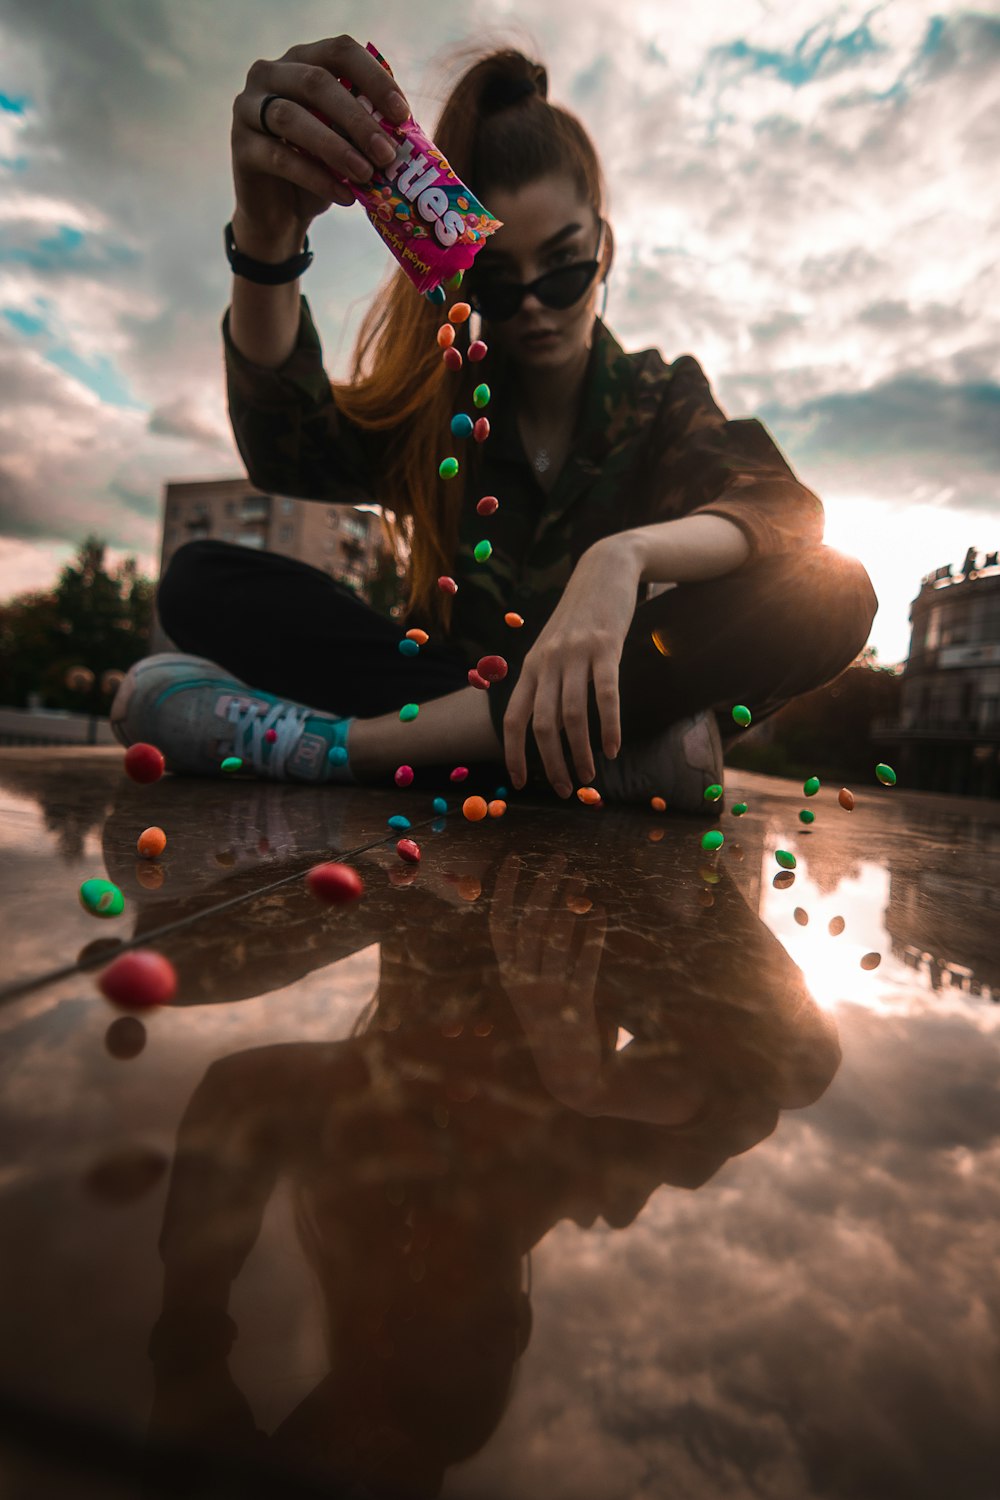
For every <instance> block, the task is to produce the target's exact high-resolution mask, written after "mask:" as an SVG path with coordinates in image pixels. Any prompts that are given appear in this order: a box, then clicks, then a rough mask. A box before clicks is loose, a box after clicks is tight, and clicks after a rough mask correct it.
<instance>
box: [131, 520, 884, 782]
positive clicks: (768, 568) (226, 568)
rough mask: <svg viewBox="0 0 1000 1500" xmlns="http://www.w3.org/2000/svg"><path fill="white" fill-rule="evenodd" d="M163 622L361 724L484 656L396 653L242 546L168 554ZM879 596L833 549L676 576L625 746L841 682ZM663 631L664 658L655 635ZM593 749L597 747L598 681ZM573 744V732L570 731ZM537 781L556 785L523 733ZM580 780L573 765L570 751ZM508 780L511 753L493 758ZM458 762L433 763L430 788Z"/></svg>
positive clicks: (639, 648)
mask: <svg viewBox="0 0 1000 1500" xmlns="http://www.w3.org/2000/svg"><path fill="white" fill-rule="evenodd" d="M157 608H158V610H159V615H160V622H161V624H162V626H163V629H164V630H165V631H166V633H167V635H168V636H169V637H170V639H171V640H172V641H173V642H174V643H175V645H176V646H177V647H178V648H179V649H180V650H181V651H189V652H191V653H192V654H193V655H196V656H204V657H207V658H208V659H209V660H211V661H214V662H217V663H218V665H219V666H220V667H223V668H225V670H226V671H228V672H232V673H233V675H234V676H235V677H238V678H239V679H240V680H241V681H243V682H245V683H247V684H248V685H249V686H251V687H256V688H262V689H263V690H264V691H265V692H268V693H273V694H275V695H276V696H278V697H282V698H289V699H292V700H294V701H295V702H297V703H304V704H307V705H308V706H309V707H311V708H317V709H321V710H323V711H325V712H327V713H333V714H338V715H342V716H348V715H352V716H356V717H358V718H362V719H369V718H375V717H376V716H378V715H379V714H384V713H391V712H393V711H398V710H399V709H400V708H401V707H402V706H403V704H404V703H424V702H427V701H428V700H429V699H431V698H440V697H442V696H444V695H445V694H446V693H452V692H455V691H456V690H457V689H458V688H465V687H468V676H467V674H468V670H469V668H470V667H471V666H474V665H475V662H473V661H469V660H467V659H466V656H465V654H464V653H463V652H462V650H461V649H460V648H459V647H458V646H456V645H455V644H454V643H453V642H449V641H447V640H444V641H440V642H439V641H435V640H433V638H432V639H431V640H430V641H429V642H428V643H427V645H426V646H424V647H422V648H421V651H420V654H419V656H417V657H405V656H401V655H400V653H399V650H398V643H399V641H400V639H401V638H402V636H403V635H404V633H405V626H404V625H402V624H400V623H398V622H394V621H392V620H389V619H387V618H386V617H385V616H383V615H380V614H377V613H376V612H375V611H374V610H373V609H371V608H370V607H369V606H368V605H367V604H365V603H364V602H363V601H362V600H360V599H359V598H358V597H357V595H356V594H354V593H353V591H352V590H351V589H349V588H348V587H347V586H346V585H345V584H341V583H338V582H336V580H334V579H332V578H331V577H330V576H329V575H328V574H326V573H323V572H321V571H320V569H319V568H314V567H311V566H310V565H309V564H308V563H303V562H298V561H297V560H296V559H294V558H291V557H285V556H283V555H282V554H280V553H277V552H258V551H254V550H252V549H251V548H249V547H242V546H239V545H238V544H236V543H234V542H222V541H215V540H203V541H195V542H187V543H185V545H184V546H182V547H179V548H178V549H177V551H176V552H175V553H174V555H173V557H172V558H171V559H170V563H169V565H168V567H167V570H166V572H165V573H164V575H163V578H162V579H161V580H160V585H159V590H158V593H157ZM877 609H878V600H877V598H876V597H875V591H874V589H873V588H872V585H871V580H870V579H869V577H868V574H867V573H866V571H865V569H864V568H863V567H862V565H861V564H860V563H859V562H858V561H857V560H856V559H855V558H851V557H847V556H845V555H844V554H842V553H839V552H835V551H834V550H833V549H832V548H829V547H823V546H820V547H812V548H809V549H808V550H804V551H800V552H794V553H788V554H785V555H783V556H780V557H768V558H764V559H762V560H761V561H759V562H756V563H754V564H752V565H745V566H744V567H742V568H741V569H739V570H738V571H737V572H735V573H731V574H728V575H726V576H724V577H722V578H715V579H711V580H709V581H706V582H701V583H683V584H679V585H678V586H677V587H676V588H673V589H670V590H668V591H667V592H666V593H663V594H659V595H657V597H656V598H654V599H650V600H648V601H647V602H646V603H644V604H641V605H640V606H639V607H638V609H637V610H636V612H635V615H634V617H633V620H632V625H631V627H630V629H629V632H628V635H627V637H626V639H625V644H624V647H623V650H622V657H621V664H620V667H619V690H620V699H621V727H622V746H623V749H624V748H625V747H627V746H628V744H629V741H630V740H635V739H639V738H642V737H644V736H647V735H650V734H654V733H656V732H657V731H659V730H661V729H664V728H666V727H667V726H668V725H669V724H672V723H674V722H675V721H676V720H677V719H681V718H685V717H686V716H687V715H689V714H693V713H697V712H699V711H700V710H702V709H711V710H714V711H715V712H716V715H717V718H718V722H719V727H720V730H721V732H722V735H723V744H724V745H725V744H726V743H727V742H728V743H732V742H733V741H734V740H736V739H738V738H739V736H740V734H741V732H742V731H741V730H739V729H737V728H736V727H735V726H734V724H733V721H732V717H731V713H730V710H731V709H732V706H733V704H735V703H745V704H746V705H747V706H748V707H749V708H750V710H751V712H752V714H753V722H754V723H755V724H759V723H760V722H761V721H762V720H763V719H766V718H768V717H769V716H770V715H771V714H772V713H774V712H776V710H777V709H779V708H781V706H782V705H783V704H785V703H787V702H788V701H789V699H791V698H795V697H798V696H799V694H801V693H806V692H809V691H810V690H811V689H813V688H817V687H822V686H823V685H824V684H825V683H827V682H831V681H832V680H833V678H835V677H837V676H839V674H840V673H841V672H842V671H843V670H844V668H845V667H847V666H849V665H850V663H851V662H852V661H853V660H854V658H855V657H856V656H857V654H858V652H859V651H860V650H861V648H862V647H863V646H864V645H865V643H866V641H867V639H868V634H869V631H870V630H871V625H872V621H873V619H874V618H875V613H876V611H877ZM654 630H655V631H656V632H657V634H658V636H659V638H660V640H661V642H662V644H663V645H665V646H666V648H667V651H668V653H669V654H667V655H664V654H663V653H662V652H661V651H659V650H658V649H657V647H656V646H655V645H654V644H653V640H652V633H653V631H654ZM520 634H521V633H520V632H515V631H511V632H508V633H507V634H506V635H505V637H504V639H503V641H498V642H497V643H496V649H498V650H499V651H501V652H502V654H503V655H504V656H505V657H506V658H507V660H508V662H509V664H510V671H509V673H508V675H507V677H506V678H505V679H504V681H503V682H499V683H494V684H493V686H492V687H491V688H490V690H489V705H490V712H491V715H492V719H493V725H494V728H495V729H496V731H497V737H498V739H499V740H500V744H501V745H502V744H503V718H504V713H505V712H506V708H507V703H508V701H509V699H510V695H511V693H512V692H513V690H514V687H515V686H516V684H517V679H518V675H519V671H520V667H521V662H522V660H523V657H524V655H525V654H526V653H527V651H528V650H529V649H530V646H531V642H530V641H526V642H523V643H521V642H520V640H519V636H520ZM590 723H591V744H592V746H593V747H594V748H595V749H597V750H599V749H600V747H601V732H600V721H599V717H598V715H597V710H596V706H595V702H594V690H593V685H591V687H590ZM564 747H566V741H565V736H564ZM527 750H528V772H529V781H528V788H529V789H530V788H532V787H534V788H535V789H539V790H540V789H541V788H543V787H545V788H548V786H549V783H548V779H547V778H546V776H545V774H544V770H543V767H542V762H541V757H540V756H539V754H538V749H537V746H536V744H535V741H534V736H533V735H532V734H531V732H530V730H529V733H528V736H527ZM567 765H568V766H569V768H570V771H571V774H572V771H573V762H572V759H571V758H569V757H568V758H567ZM491 768H492V769H493V770H495V772H496V775H497V777H498V779H500V780H504V779H506V776H505V769H504V765H503V757H502V753H501V755H500V756H498V758H497V761H496V762H495V763H491ZM450 769H451V767H450V766H449V767H438V768H426V779H425V778H424V777H422V778H421V779H422V780H423V781H424V784H425V785H426V784H427V782H428V781H430V780H432V779H434V773H437V777H438V779H440V777H441V776H442V775H443V776H444V780H445V782H446V781H447V771H448V770H450Z"/></svg>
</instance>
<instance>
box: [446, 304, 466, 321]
mask: <svg viewBox="0 0 1000 1500" xmlns="http://www.w3.org/2000/svg"><path fill="white" fill-rule="evenodd" d="M471 312H472V308H471V307H470V306H469V304H468V302H456V303H454V304H453V305H452V306H451V307H449V309H448V321H449V323H466V322H468V319H469V314H470V313H471Z"/></svg>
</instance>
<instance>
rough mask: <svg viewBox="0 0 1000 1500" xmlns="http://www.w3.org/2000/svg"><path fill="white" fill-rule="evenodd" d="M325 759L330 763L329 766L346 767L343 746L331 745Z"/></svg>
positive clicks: (345, 753) (345, 752) (345, 754)
mask: <svg viewBox="0 0 1000 1500" xmlns="http://www.w3.org/2000/svg"><path fill="white" fill-rule="evenodd" d="M326 758H327V760H328V761H329V762H330V764H331V766H346V765H347V751H346V750H345V749H344V747H343V745H331V746H330V748H329V750H328V751H327V752H326Z"/></svg>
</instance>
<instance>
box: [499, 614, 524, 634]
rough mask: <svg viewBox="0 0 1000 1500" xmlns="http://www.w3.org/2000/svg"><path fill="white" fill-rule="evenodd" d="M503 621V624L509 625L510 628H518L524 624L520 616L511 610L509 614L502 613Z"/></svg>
mask: <svg viewBox="0 0 1000 1500" xmlns="http://www.w3.org/2000/svg"><path fill="white" fill-rule="evenodd" d="M503 622H504V624H505V625H509V626H510V628H511V630H520V628H521V626H522V625H523V624H524V621H523V620H522V619H521V616H520V615H516V614H515V613H514V611H513V610H511V612H510V614H507V615H504V617H503Z"/></svg>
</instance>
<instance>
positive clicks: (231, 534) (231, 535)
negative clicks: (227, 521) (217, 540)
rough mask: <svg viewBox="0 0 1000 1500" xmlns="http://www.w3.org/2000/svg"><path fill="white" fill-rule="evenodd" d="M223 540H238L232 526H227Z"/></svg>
mask: <svg viewBox="0 0 1000 1500" xmlns="http://www.w3.org/2000/svg"><path fill="white" fill-rule="evenodd" d="M222 540H223V541H224V542H235V540H236V532H235V531H234V530H233V528H232V527H231V526H227V527H225V529H224V530H223V533H222Z"/></svg>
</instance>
